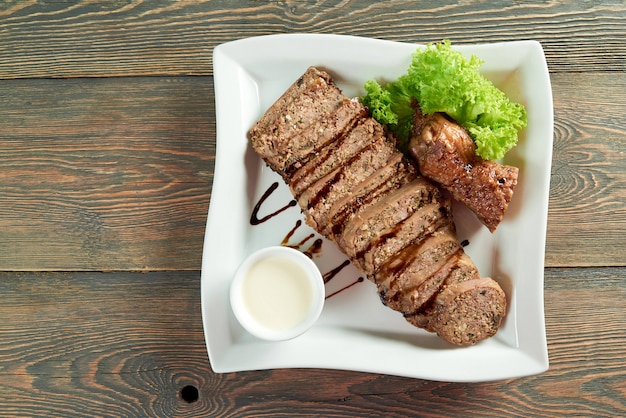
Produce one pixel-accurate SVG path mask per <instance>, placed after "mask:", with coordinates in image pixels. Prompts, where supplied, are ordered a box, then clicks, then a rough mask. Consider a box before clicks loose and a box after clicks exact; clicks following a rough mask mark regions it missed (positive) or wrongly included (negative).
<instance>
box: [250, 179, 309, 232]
mask: <svg viewBox="0 0 626 418" xmlns="http://www.w3.org/2000/svg"><path fill="white" fill-rule="evenodd" d="M277 188H278V182H274V183H272V185H271V186H270V187H269V188H268V189H267V190H266V191H265V193H263V196H261V198H260V199H259V201H258V202H257V204H256V205H254V209H253V210H252V215H250V224H251V225H259V224H261V223H263V222H265V221H267V220H270V219H271V218H273V217H274V216H276V215H278V214H279V213H281V212H283V211H285V210H287V209H289V208H291V207H293V206H296V205H297V204H298V202H296V201H295V200H292V201H291V202H289V203H287V204H286V205H285V206H283V207H282V208H280V209H278V210H277V211H275V212H272V213H270V214H269V215H267V216H264V217H263V218H261V219H259V217H258V216H259V209H260V208H261V205H262V204H263V203H264V202H265V201H266V200H267V198H268V197H270V195H271V194H272V193H273V192H274V190H276V189H277Z"/></svg>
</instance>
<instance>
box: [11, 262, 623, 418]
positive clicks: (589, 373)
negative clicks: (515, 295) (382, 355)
mask: <svg viewBox="0 0 626 418" xmlns="http://www.w3.org/2000/svg"><path fill="white" fill-rule="evenodd" d="M622 273H623V272H622V270H621V269H616V268H577V269H546V286H545V311H546V324H547V325H546V328H547V335H548V343H549V352H550V358H551V366H550V369H549V370H548V371H547V372H546V373H544V374H541V375H538V376H530V377H525V378H520V379H509V380H503V381H497V382H487V383H478V384H470V383H467V384H461V383H444V382H431V381H424V380H420V379H407V378H401V377H394V376H385V375H376V374H366V373H356V372H346V371H339V370H318V369H312V370H273V371H252V372H242V373H230V374H219V375H218V374H214V373H213V372H212V371H211V369H210V365H209V362H208V360H207V355H206V349H205V345H204V338H203V332H202V323H201V317H200V295H199V292H200V280H199V273H198V272H156V273H147V274H141V273H0V294H2V295H3V297H2V298H1V299H0V317H2V318H3V320H2V321H1V322H0V399H2V401H1V402H0V415H2V416H44V415H45V416H67V415H71V416H76V417H81V416H85V417H87V416H89V417H91V416H128V417H133V416H212V417H213V416H215V417H218V416H243V415H248V416H250V415H255V416H280V415H281V414H283V415H284V413H285V411H287V413H288V414H289V415H291V416H293V414H303V415H309V416H313V415H317V416H319V415H325V416H346V417H347V416H381V415H384V416H388V417H404V416H411V415H414V414H415V413H418V412H420V411H421V412H424V411H429V413H432V415H433V416H455V415H459V414H470V415H475V416H476V415H479V416H502V415H507V416H541V417H553V416H568V415H583V416H597V417H604V416H606V417H609V416H611V417H612V416H624V415H625V414H626V391H625V389H626V388H625V387H624V381H625V379H626V364H625V363H624V361H623V360H624V358H623V347H624V345H625V344H626V334H624V333H623V332H622V331H623V330H624V329H626V317H625V316H624V315H623V301H624V298H626V282H625V281H624V280H623V277H622ZM375 360H376V359H375V357H373V358H372V361H375ZM186 386H193V387H195V388H197V389H198V398H197V400H196V401H193V402H187V401H185V399H184V398H183V395H182V394H181V391H182V389H183V388H185V387H186ZM187 399H190V400H192V398H187Z"/></svg>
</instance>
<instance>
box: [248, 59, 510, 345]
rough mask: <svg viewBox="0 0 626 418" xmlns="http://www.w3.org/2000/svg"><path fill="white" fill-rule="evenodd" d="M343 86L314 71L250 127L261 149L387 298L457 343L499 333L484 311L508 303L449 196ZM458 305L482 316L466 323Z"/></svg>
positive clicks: (308, 215)
mask: <svg viewBox="0 0 626 418" xmlns="http://www.w3.org/2000/svg"><path fill="white" fill-rule="evenodd" d="M338 91H339V89H338V88H337V87H336V86H335V85H334V83H333V81H332V78H330V76H329V75H328V74H326V73H324V72H322V71H319V70H317V69H315V68H311V69H309V70H307V72H306V73H305V74H304V75H303V76H302V77H301V78H300V79H298V80H297V81H296V82H295V83H294V84H293V85H292V86H291V87H290V89H289V90H287V91H286V92H285V93H284V94H283V95H282V96H281V98H280V99H278V101H277V102H276V103H274V104H273V105H272V106H271V107H270V109H269V110H268V111H267V112H266V113H265V115H263V117H262V118H261V119H260V120H259V121H258V122H257V123H256V124H255V125H254V127H253V128H252V129H251V130H250V132H249V138H250V141H251V142H252V146H253V148H254V149H255V150H256V152H257V153H258V154H259V155H260V156H261V157H262V158H263V159H264V160H265V161H266V162H267V164H268V165H269V166H270V167H271V168H272V169H273V170H275V171H277V172H278V173H280V174H281V176H282V177H283V179H285V181H286V182H287V184H288V185H289V187H290V190H291V191H292V193H293V195H294V196H295V197H296V199H297V201H298V204H299V206H300V208H301V210H302V213H303V215H304V219H305V221H306V223H307V224H309V225H310V226H311V227H313V228H314V229H315V230H316V231H317V232H319V233H320V234H322V235H323V236H325V237H326V238H328V239H330V240H332V241H334V242H335V243H336V244H337V247H338V248H339V249H340V250H341V251H343V252H344V253H345V254H346V255H347V256H348V257H349V258H350V260H351V261H352V262H353V263H354V265H355V266H357V267H358V268H359V269H360V270H361V271H362V272H363V273H365V274H366V276H367V278H368V279H369V280H370V281H372V282H373V283H375V284H376V287H377V289H378V293H379V295H380V299H381V301H382V302H383V303H384V304H385V305H387V306H388V307H390V308H391V309H394V310H396V311H398V312H400V313H402V314H403V315H404V317H405V318H406V319H407V320H408V321H409V322H410V323H412V324H414V325H416V326H418V327H421V328H424V329H426V330H428V331H431V332H436V333H437V334H438V335H440V336H441V337H442V338H444V339H446V340H447V341H450V342H452V343H454V344H458V345H467V344H468V343H476V342H478V341H480V340H481V339H484V338H487V336H490V335H493V333H492V332H491V330H489V329H486V328H485V326H484V324H483V322H484V318H496V316H498V317H499V318H501V317H502V315H503V313H504V311H505V310H506V300H505V299H502V298H499V297H495V296H496V295H499V293H498V292H497V289H499V287H497V288H496V287H494V285H493V283H495V282H493V283H492V281H489V280H491V279H489V280H484V279H481V278H480V276H479V275H478V271H477V270H476V267H475V266H474V265H473V264H472V262H471V260H470V259H469V257H467V255H466V254H465V253H464V252H463V249H462V247H461V245H460V244H459V243H458V240H457V238H456V232H455V227H454V223H453V220H452V216H451V213H450V201H449V200H448V199H447V198H445V197H444V196H443V195H442V193H441V192H440V190H439V188H438V187H437V186H435V185H434V184H433V183H431V182H430V181H429V180H427V179H426V178H425V177H422V176H421V175H420V173H419V172H418V170H417V168H416V165H415V163H414V162H412V161H411V160H409V159H408V158H406V157H405V156H404V155H403V154H402V153H400V152H399V151H398V150H397V148H396V141H395V139H394V138H393V137H392V136H390V135H389V133H388V132H387V131H386V130H385V128H384V127H383V126H382V125H380V124H379V123H378V122H376V121H375V120H374V119H372V118H370V117H369V116H367V110H366V109H365V108H364V107H362V106H361V105H360V104H359V103H358V101H355V100H350V99H348V98H346V97H344V96H342V95H340V94H339V93H338ZM490 286H491V287H490ZM495 286H497V284H496V285H495ZM483 291H484V292H485V294H483V293H481V292H483ZM485 295H487V296H486V298H487V299H490V300H491V304H489V303H487V299H485ZM472 300H473V301H474V302H472ZM459 310H463V311H464V312H469V313H471V314H473V315H474V316H475V317H477V318H480V322H479V323H473V322H472V321H474V319H472V318H473V317H471V316H468V317H466V318H465V320H466V321H467V322H469V323H470V324H469V325H468V324H462V322H461V319H460V318H456V317H455V316H454V313H455V312H457V311H459ZM496 322H497V321H492V322H491V324H492V325H493V324H494V323H496ZM496 329H497V327H496ZM470 334H471V335H470Z"/></svg>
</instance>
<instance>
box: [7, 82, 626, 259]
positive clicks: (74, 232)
mask: <svg viewBox="0 0 626 418" xmlns="http://www.w3.org/2000/svg"><path fill="white" fill-rule="evenodd" d="M552 87H553V94H554V107H555V136H554V154H553V166H552V178H551V195H550V209H549V222H548V235H547V245H546V265H547V266H570V267H574V266H582V265H595V266H620V265H624V262H625V260H624V254H626V241H625V240H624V239H623V237H624V236H626V159H625V158H624V155H625V154H624V153H625V151H626V128H624V127H625V126H626V115H625V114H624V113H623V112H621V109H623V108H624V107H625V105H626V93H625V92H626V85H625V80H624V77H623V76H622V75H621V74H619V73H597V74H584V73H582V74H554V75H553V76H552ZM609 97H610V99H608V98H609ZM0 100H1V101H2V103H3V104H4V106H5V107H4V110H3V114H2V115H0V123H2V130H1V131H0V196H2V197H3V198H2V199H0V228H1V230H2V234H0V270H35V271H37V270H123V271H128V270H161V269H165V270H185V269H196V270H197V269H199V268H200V263H201V254H202V243H203V238H204V229H205V224H206V216H207V210H208V205H209V200H210V191H211V183H212V181H213V168H214V157H215V108H214V96H213V81H212V78H211V77H166V78H159V77H145V78H141V77H132V78H111V79H90V81H89V83H86V81H85V80H84V79H67V80H50V79H46V80H5V81H0Z"/></svg>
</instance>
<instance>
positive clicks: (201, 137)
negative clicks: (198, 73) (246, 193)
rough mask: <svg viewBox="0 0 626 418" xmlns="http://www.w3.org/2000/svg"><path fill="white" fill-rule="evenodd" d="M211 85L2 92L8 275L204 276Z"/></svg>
mask: <svg viewBox="0 0 626 418" xmlns="http://www.w3.org/2000/svg"><path fill="white" fill-rule="evenodd" d="M212 92H213V85H212V82H211V79H210V78H198V77H188V78H151V77H148V78H117V79H93V80H91V81H90V82H89V83H85V82H84V80H81V79H69V80H12V81H0V102H2V104H3V110H2V114H1V115H0V124H1V125H2V130H1V131H0V196H1V199H0V230H1V231H2V233H1V234H0V270H117V269H121V270H145V269H150V270H159V269H169V270H172V269H178V270H185V269H195V270H197V269H198V268H199V267H200V262H201V256H202V243H203V238H204V232H203V231H204V226H205V224H206V216H207V211H208V206H209V196H210V190H211V183H212V179H213V168H214V157H215V125H214V113H215V111H214V105H213V94H212Z"/></svg>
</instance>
